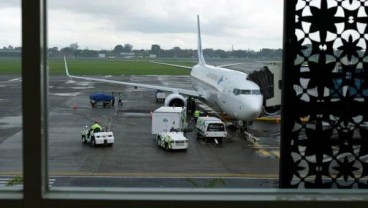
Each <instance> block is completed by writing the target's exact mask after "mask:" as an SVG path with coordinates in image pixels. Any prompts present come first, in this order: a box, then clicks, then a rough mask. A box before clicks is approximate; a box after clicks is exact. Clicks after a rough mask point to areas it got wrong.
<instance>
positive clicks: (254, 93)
mask: <svg viewBox="0 0 368 208" xmlns="http://www.w3.org/2000/svg"><path fill="white" fill-rule="evenodd" d="M260 94H261V91H260V90H252V95H260Z"/></svg>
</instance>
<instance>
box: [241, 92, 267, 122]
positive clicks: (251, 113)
mask: <svg viewBox="0 0 368 208" xmlns="http://www.w3.org/2000/svg"><path fill="white" fill-rule="evenodd" d="M262 105H263V98H262V96H252V97H247V98H245V99H244V100H243V101H242V107H241V111H242V113H241V114H242V117H243V119H244V120H255V119H256V118H258V116H259V114H260V113H261V111H262Z"/></svg>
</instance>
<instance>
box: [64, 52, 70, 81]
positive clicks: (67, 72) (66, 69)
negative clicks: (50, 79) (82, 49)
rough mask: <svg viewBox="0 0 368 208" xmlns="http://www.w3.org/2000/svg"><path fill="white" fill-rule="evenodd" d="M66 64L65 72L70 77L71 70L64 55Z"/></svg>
mask: <svg viewBox="0 0 368 208" xmlns="http://www.w3.org/2000/svg"><path fill="white" fill-rule="evenodd" d="M64 66H65V73H66V76H68V77H70V74H69V70H68V64H67V63H66V58H65V56H64Z"/></svg>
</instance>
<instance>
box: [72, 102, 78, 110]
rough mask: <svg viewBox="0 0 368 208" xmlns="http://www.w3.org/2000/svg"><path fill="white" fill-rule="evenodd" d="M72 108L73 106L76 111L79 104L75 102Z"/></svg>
mask: <svg viewBox="0 0 368 208" xmlns="http://www.w3.org/2000/svg"><path fill="white" fill-rule="evenodd" d="M72 108H73V110H74V111H75V110H77V104H76V103H73V105H72Z"/></svg>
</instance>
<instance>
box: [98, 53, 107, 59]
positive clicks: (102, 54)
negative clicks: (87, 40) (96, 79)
mask: <svg viewBox="0 0 368 208" xmlns="http://www.w3.org/2000/svg"><path fill="white" fill-rule="evenodd" d="M98 58H106V54H104V53H99V54H98Z"/></svg>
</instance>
